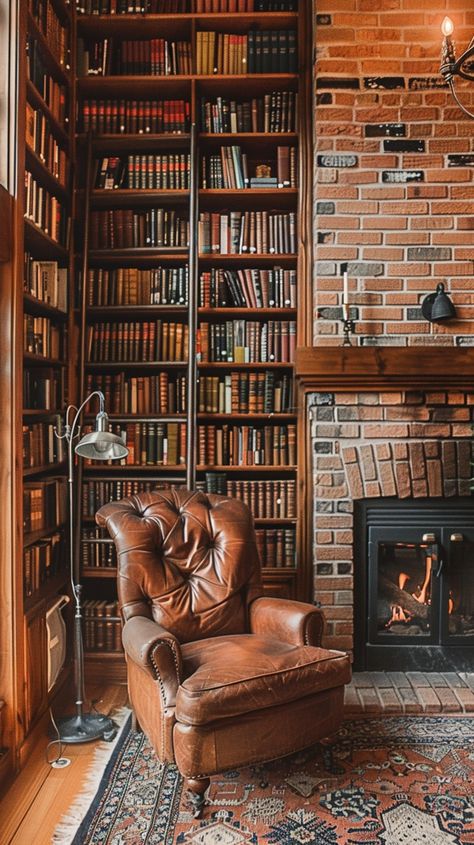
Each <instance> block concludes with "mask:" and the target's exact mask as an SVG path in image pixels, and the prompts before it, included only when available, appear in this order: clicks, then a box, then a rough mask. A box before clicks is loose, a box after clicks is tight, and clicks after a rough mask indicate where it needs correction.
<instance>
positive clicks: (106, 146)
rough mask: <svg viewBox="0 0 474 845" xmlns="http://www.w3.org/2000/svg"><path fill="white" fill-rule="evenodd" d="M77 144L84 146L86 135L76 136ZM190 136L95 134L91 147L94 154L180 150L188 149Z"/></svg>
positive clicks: (176, 133) (145, 133)
mask: <svg viewBox="0 0 474 845" xmlns="http://www.w3.org/2000/svg"><path fill="white" fill-rule="evenodd" d="M76 140H77V142H78V143H79V144H86V143H87V140H88V135H86V134H84V133H82V134H79V135H77V136H76ZM189 143H190V136H189V134H187V133H184V132H183V133H180V132H174V133H171V132H168V133H166V134H160V135H157V134H155V133H152V132H141V133H139V134H132V133H127V134H125V133H120V134H114V135H110V134H105V133H102V134H100V135H99V134H97V135H93V140H92V146H93V149H94V152H97V153H102V152H107V153H109V152H111V151H112V152H124V153H126V152H139V151H142V150H149V149H153V150H157V149H168V148H172V149H174V150H176V149H182V148H186V147H189Z"/></svg>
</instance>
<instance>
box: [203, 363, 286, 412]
mask: <svg viewBox="0 0 474 845" xmlns="http://www.w3.org/2000/svg"><path fill="white" fill-rule="evenodd" d="M292 410H293V381H292V379H291V378H290V376H288V375H284V376H279V375H277V374H275V373H274V372H273V371H269V372H268V371H267V372H265V373H240V372H237V373H229V374H228V375H225V376H203V375H201V376H200V378H199V384H198V411H199V413H204V414H255V413H257V414H280V413H287V412H291V411H292Z"/></svg>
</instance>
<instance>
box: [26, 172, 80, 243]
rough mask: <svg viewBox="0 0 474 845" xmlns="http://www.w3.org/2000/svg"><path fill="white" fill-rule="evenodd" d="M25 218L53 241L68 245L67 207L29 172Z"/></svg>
mask: <svg viewBox="0 0 474 845" xmlns="http://www.w3.org/2000/svg"><path fill="white" fill-rule="evenodd" d="M25 217H26V218H27V219H28V220H31V221H32V222H33V223H35V224H36V225H37V226H39V228H40V229H42V230H43V232H44V233H45V234H46V235H49V237H50V238H52V240H53V241H57V242H58V243H59V244H61V245H62V246H66V245H67V238H68V228H69V217H68V214H67V211H66V209H65V207H64V206H63V205H62V203H61V202H60V201H59V200H58V198H57V197H55V196H53V194H50V193H49V191H47V190H46V188H44V187H43V185H41V184H40V183H39V182H38V181H37V180H36V179H35V178H34V176H33V174H32V173H30V172H29V171H28V170H27V171H25Z"/></svg>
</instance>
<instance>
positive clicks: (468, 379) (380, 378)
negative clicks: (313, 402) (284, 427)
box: [295, 346, 474, 391]
mask: <svg viewBox="0 0 474 845" xmlns="http://www.w3.org/2000/svg"><path fill="white" fill-rule="evenodd" d="M295 370H296V378H297V379H298V381H299V383H300V385H301V386H302V388H303V389H304V390H307V391H310V390H320V389H324V390H341V391H344V390H348V391H349V390H350V391H353V390H364V389H371V388H373V389H377V390H378V389H383V390H403V389H407V390H427V389H430V390H433V389H436V390H446V389H448V388H460V389H464V390H465V389H466V385H468V384H472V382H473V380H474V349H459V348H456V347H453V348H452V349H449V350H447V349H446V348H445V347H438V348H436V347H424V348H421V347H419V346H417V347H410V346H408V347H396V348H391V347H380V348H377V349H374V348H373V347H363V346H351V347H347V346H345V347H343V346H339V347H336V346H315V347H302V348H299V349H297V350H296V358H295Z"/></svg>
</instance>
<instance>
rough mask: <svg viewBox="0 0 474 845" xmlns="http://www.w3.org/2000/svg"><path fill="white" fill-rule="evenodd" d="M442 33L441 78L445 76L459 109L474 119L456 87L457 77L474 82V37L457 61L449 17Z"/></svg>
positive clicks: (452, 27) (442, 28) (452, 29)
mask: <svg viewBox="0 0 474 845" xmlns="http://www.w3.org/2000/svg"><path fill="white" fill-rule="evenodd" d="M441 32H442V33H443V35H444V39H443V44H442V49H441V67H440V69H439V70H440V73H441V76H443V77H444V79H445V81H446V82H447V83H448V85H449V88H450V90H451V94H452V95H453V97H454V99H455V100H456V102H457V104H458V106H459V108H460V109H462V111H463V112H464V114H467V116H468V117H472V118H473V119H474V112H472V111H469V109H467V108H466V107H465V106H463V104H462V103H461V101H460V99H459V97H458V95H457V93H456V89H455V87H454V77H455V76H460V77H462V79H467V80H468V81H469V82H474V37H473V38H471V41H470V43H469V45H468V47H467V49H466V50H464V53H463V54H462V56H459V59H456V50H455V46H454V42H453V41H451V36H452V34H453V32H454V24H453V22H452V20H451V18H448V17H447V16H446V17H445V18H444V20H443V23H442V24H441Z"/></svg>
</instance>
